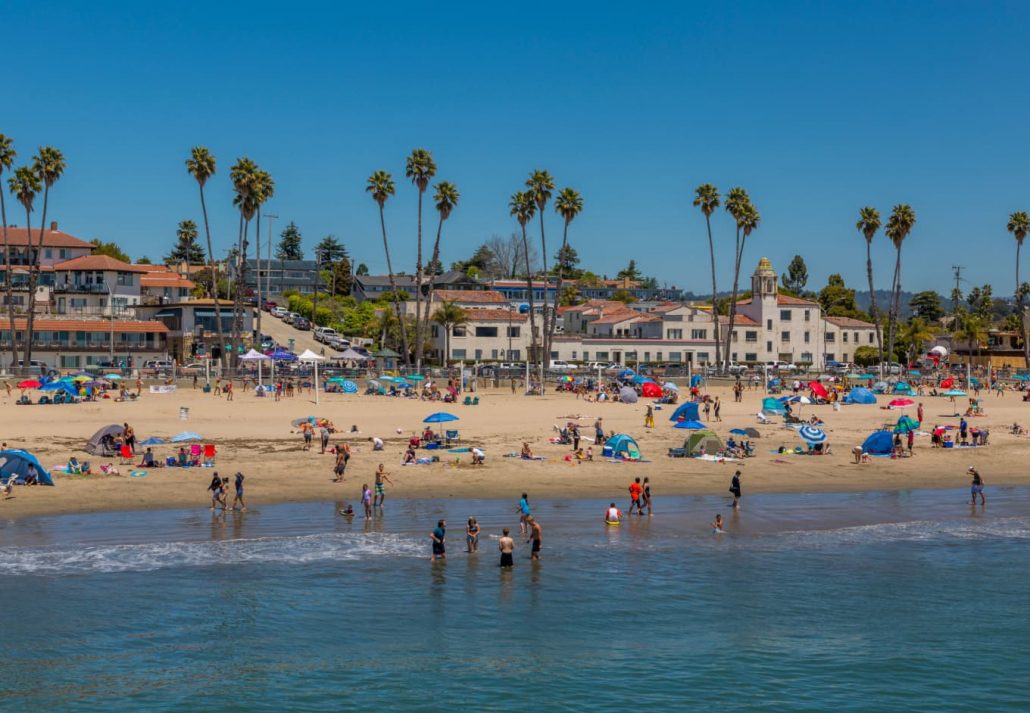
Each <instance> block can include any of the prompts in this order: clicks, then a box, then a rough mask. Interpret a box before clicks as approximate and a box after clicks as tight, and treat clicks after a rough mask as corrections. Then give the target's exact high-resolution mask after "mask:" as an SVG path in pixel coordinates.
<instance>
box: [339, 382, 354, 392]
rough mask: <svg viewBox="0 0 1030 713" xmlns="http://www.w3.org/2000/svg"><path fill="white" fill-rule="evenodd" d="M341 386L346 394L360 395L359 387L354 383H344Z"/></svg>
mask: <svg viewBox="0 0 1030 713" xmlns="http://www.w3.org/2000/svg"><path fill="white" fill-rule="evenodd" d="M341 386H342V388H343V393H345V394H356V393H358V385H357V384H355V383H354V382H353V381H344V382H343V384H342V385H341Z"/></svg>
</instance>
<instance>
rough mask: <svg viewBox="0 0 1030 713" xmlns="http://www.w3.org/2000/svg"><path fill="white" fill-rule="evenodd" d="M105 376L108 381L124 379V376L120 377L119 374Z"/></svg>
mask: <svg viewBox="0 0 1030 713" xmlns="http://www.w3.org/2000/svg"><path fill="white" fill-rule="evenodd" d="M104 378H105V379H107V380H108V381H121V380H122V377H120V376H119V375H118V374H104Z"/></svg>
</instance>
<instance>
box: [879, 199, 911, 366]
mask: <svg viewBox="0 0 1030 713" xmlns="http://www.w3.org/2000/svg"><path fill="white" fill-rule="evenodd" d="M915 224H916V212H915V211H914V210H912V206H910V205H907V204H904V203H900V204H898V205H896V206H894V208H893V210H891V217H890V218H888V219H887V227H886V228H884V231H883V232H884V233H885V234H886V235H887V237H888V238H890V241H891V242H892V243H893V244H894V250H895V258H894V280H893V281H892V283H891V285H892V286H891V309H890V312H889V313H888V321H887V358H888V359H889V360H890V361H894V359H895V358H896V357H895V355H894V337H895V332H896V331H897V328H898V315H899V313H900V311H901V310H900V302H901V245H902V243H904V242H905V238H907V237H908V234H909V233H911V232H912V228H913V226H915Z"/></svg>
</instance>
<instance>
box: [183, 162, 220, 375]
mask: <svg viewBox="0 0 1030 713" xmlns="http://www.w3.org/2000/svg"><path fill="white" fill-rule="evenodd" d="M215 168H216V162H215V157H214V155H213V154H212V153H211V152H210V151H208V150H207V149H206V148H204V147H203V146H194V147H193V149H192V150H191V151H190V157H189V158H188V159H186V170H187V172H189V174H190V175H191V176H193V178H194V179H196V181H197V186H198V187H199V188H200V210H201V212H202V213H203V214H204V232H205V233H206V234H207V258H208V260H210V261H211V298H212V299H213V300H214V301H215V329H216V330H217V333H218V365H219V367H221V366H222V365H224V364H225V332H224V330H223V329H222V309H221V306H220V304H219V302H218V258H216V257H215V251H214V246H213V245H212V244H211V225H210V223H208V220H207V203H206V202H205V201H204V185H205V184H206V183H207V181H208V179H209V178H211V176H213V175H215Z"/></svg>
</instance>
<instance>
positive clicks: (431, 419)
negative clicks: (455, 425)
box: [422, 411, 459, 423]
mask: <svg viewBox="0 0 1030 713" xmlns="http://www.w3.org/2000/svg"><path fill="white" fill-rule="evenodd" d="M457 420H459V419H458V417H457V416H455V415H454V414H453V413H447V412H446V411H437V412H436V413H432V414H429V415H428V416H426V417H425V418H424V419H422V423H447V422H448V421H457Z"/></svg>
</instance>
